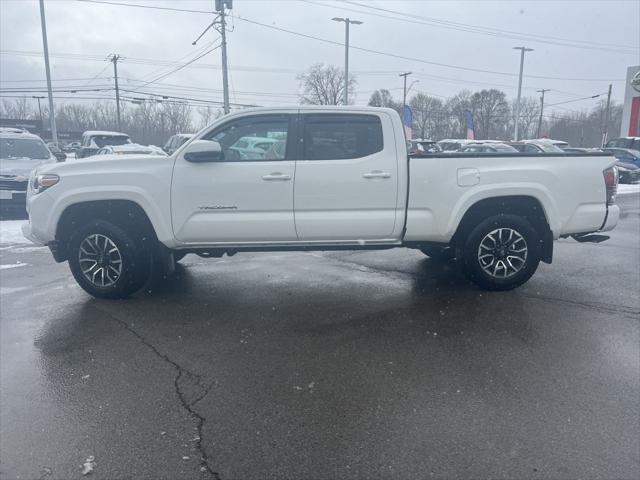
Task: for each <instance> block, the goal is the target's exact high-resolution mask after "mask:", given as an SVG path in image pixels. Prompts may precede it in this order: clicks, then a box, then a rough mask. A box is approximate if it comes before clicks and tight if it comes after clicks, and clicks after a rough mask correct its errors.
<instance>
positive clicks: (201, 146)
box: [184, 140, 224, 163]
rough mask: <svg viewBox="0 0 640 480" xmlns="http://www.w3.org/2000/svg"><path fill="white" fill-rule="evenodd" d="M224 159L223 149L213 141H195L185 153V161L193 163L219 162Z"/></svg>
mask: <svg viewBox="0 0 640 480" xmlns="http://www.w3.org/2000/svg"><path fill="white" fill-rule="evenodd" d="M223 158H224V155H223V154H222V147H221V146H220V144H219V143H218V142H214V141H212V140H195V141H193V142H191V144H190V145H189V146H188V147H187V149H186V150H185V152H184V159H185V160H186V161H187V162H193V163H206V162H219V161H221V160H223Z"/></svg>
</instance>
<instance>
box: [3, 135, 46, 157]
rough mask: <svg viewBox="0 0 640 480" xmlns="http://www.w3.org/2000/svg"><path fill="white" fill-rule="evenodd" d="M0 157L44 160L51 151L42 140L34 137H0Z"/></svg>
mask: <svg viewBox="0 0 640 480" xmlns="http://www.w3.org/2000/svg"><path fill="white" fill-rule="evenodd" d="M0 158H2V159H14V158H29V159H32V160H46V159H48V158H51V153H50V152H49V150H48V149H47V147H46V145H45V144H44V143H43V142H42V140H38V139H36V138H0Z"/></svg>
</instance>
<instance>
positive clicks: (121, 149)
mask: <svg viewBox="0 0 640 480" xmlns="http://www.w3.org/2000/svg"><path fill="white" fill-rule="evenodd" d="M96 155H159V156H161V157H166V156H167V154H166V153H165V152H164V150H162V149H161V148H160V147H157V146H155V145H148V146H145V145H139V144H137V143H127V144H125V145H109V146H108V147H103V148H101V149H100V150H98V152H97V153H96Z"/></svg>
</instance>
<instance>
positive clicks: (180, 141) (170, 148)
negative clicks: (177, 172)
mask: <svg viewBox="0 0 640 480" xmlns="http://www.w3.org/2000/svg"><path fill="white" fill-rule="evenodd" d="M191 137H193V133H176V134H175V135H172V136H171V137H169V140H167V143H165V144H164V147H162V149H163V150H164V151H165V152H166V153H167V155H171V154H172V153H173V152H175V151H176V150H177V149H178V148H180V147H181V146H182V145H184V144H185V143H187V140H189V139H190V138H191Z"/></svg>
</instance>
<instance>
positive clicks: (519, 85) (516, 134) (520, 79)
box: [513, 47, 533, 142]
mask: <svg viewBox="0 0 640 480" xmlns="http://www.w3.org/2000/svg"><path fill="white" fill-rule="evenodd" d="M513 49H514V50H520V76H519V78H518V98H517V100H516V112H515V124H516V125H515V133H514V135H513V137H514V138H513V139H514V140H515V141H516V142H517V141H518V121H519V120H520V97H521V95H522V72H523V70H524V54H525V52H533V48H527V47H513Z"/></svg>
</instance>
